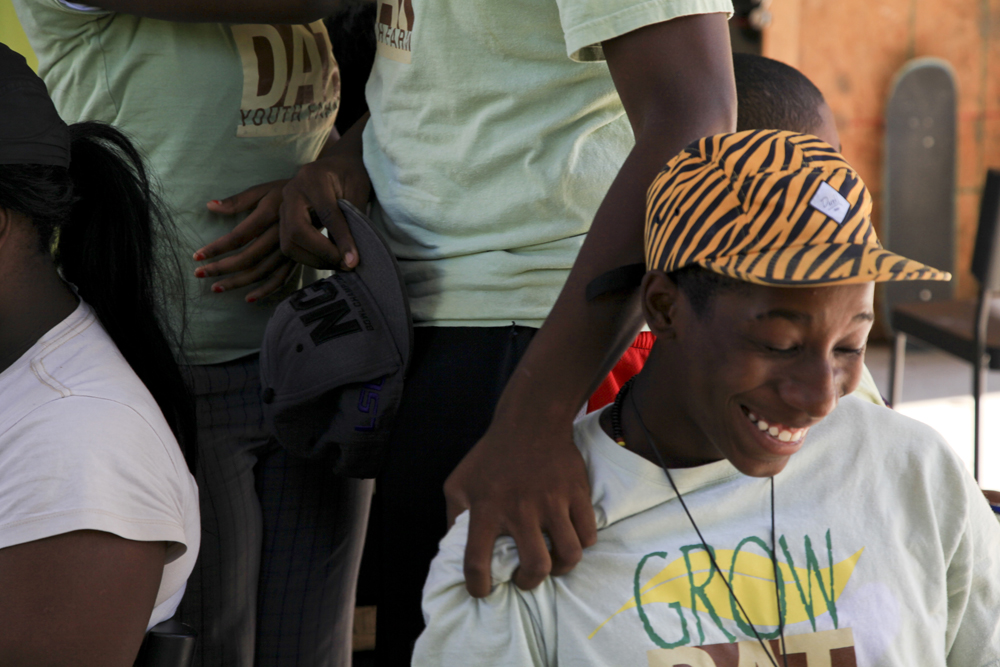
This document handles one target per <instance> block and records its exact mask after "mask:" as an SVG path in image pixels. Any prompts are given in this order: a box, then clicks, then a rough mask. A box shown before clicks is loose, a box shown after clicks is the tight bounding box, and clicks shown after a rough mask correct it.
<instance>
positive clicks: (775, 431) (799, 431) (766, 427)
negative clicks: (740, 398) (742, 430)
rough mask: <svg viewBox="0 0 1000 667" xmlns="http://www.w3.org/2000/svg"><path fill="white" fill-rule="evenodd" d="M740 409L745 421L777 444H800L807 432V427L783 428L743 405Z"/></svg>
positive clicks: (781, 425) (783, 426)
mask: <svg viewBox="0 0 1000 667" xmlns="http://www.w3.org/2000/svg"><path fill="white" fill-rule="evenodd" d="M740 407H741V408H742V409H743V414H744V415H746V417H747V419H749V420H750V422H751V423H752V424H754V425H755V426H756V427H757V428H758V429H760V430H761V431H763V432H764V433H766V434H767V435H769V436H771V437H772V438H774V439H775V440H777V441H779V442H784V443H793V442H794V443H797V442H801V441H802V439H803V438H804V437H805V436H806V432H807V431H808V430H809V428H808V427H806V428H792V427H790V426H785V425H784V424H780V423H777V422H774V421H769V420H768V419H767V418H765V417H762V416H759V415H757V414H756V413H755V412H753V411H752V410H750V409H749V408H748V407H746V406H745V405H741V406H740Z"/></svg>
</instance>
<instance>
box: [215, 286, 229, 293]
mask: <svg viewBox="0 0 1000 667" xmlns="http://www.w3.org/2000/svg"><path fill="white" fill-rule="evenodd" d="M212 291H213V292H215V293H216V294H222V293H223V292H225V291H226V288H225V287H223V286H222V285H212Z"/></svg>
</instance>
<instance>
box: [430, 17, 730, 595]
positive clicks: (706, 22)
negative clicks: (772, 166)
mask: <svg viewBox="0 0 1000 667" xmlns="http://www.w3.org/2000/svg"><path fill="white" fill-rule="evenodd" d="M604 52H605V55H606V57H607V62H608V66H609V68H610V70H611V76H612V78H613V80H614V82H615V86H616V87H617V89H618V93H619V95H620V96H621V99H622V103H623V105H624V107H625V111H626V113H627V114H628V118H629V121H630V123H631V124H632V129H633V131H634V133H635V141H636V143H635V148H634V149H633V150H632V152H631V154H630V155H629V157H628V159H627V160H626V161H625V163H624V164H623V165H622V168H621V170H620V172H619V174H618V176H617V178H616V179H615V181H614V182H613V183H612V185H611V187H610V189H609V190H608V193H607V195H606V197H605V199H604V202H603V203H602V204H601V206H600V208H599V209H598V211H597V214H596V215H595V217H594V223H593V226H592V228H591V230H590V233H589V234H588V235H587V240H586V242H585V243H584V245H583V247H582V249H581V251H580V255H579V257H578V258H577V261H576V263H575V264H574V266H573V270H572V271H571V273H570V276H569V279H568V280H567V282H566V285H565V287H564V288H563V291H562V293H561V294H560V296H559V299H558V301H557V302H556V305H555V307H554V308H553V310H552V313H551V314H550V315H549V317H548V319H547V320H546V321H545V325H544V326H543V327H542V329H541V330H540V331H539V332H538V334H536V336H535V338H534V339H533V341H532V343H531V345H530V347H529V348H528V350H527V352H526V353H525V355H524V358H523V359H522V360H521V363H520V364H519V365H518V367H517V369H516V371H515V373H514V375H513V377H512V378H511V380H510V382H509V383H508V385H507V387H506V389H505V390H504V393H503V395H502V397H501V399H500V402H499V405H498V407H497V410H496V413H495V415H494V418H493V423H492V424H491V426H490V428H489V430H488V431H487V433H486V434H485V435H484V436H483V438H482V439H481V440H480V441H479V443H477V445H476V446H475V447H474V448H473V450H472V451H471V452H470V453H469V455H468V456H466V458H465V459H464V460H463V461H462V463H461V464H460V465H459V466H458V468H456V470H455V472H453V473H452V475H451V476H450V477H449V479H448V481H447V482H446V484H445V495H446V496H447V498H448V504H449V518H450V519H451V518H453V517H454V516H455V515H456V514H458V513H459V512H460V511H461V510H462V509H464V508H467V507H468V508H470V510H471V527H470V532H469V541H468V545H467V550H466V558H465V571H466V585H467V587H468V589H469V592H470V593H471V594H472V595H475V596H483V595H486V594H488V593H489V590H490V571H489V566H490V555H491V553H492V550H493V542H494V540H495V539H496V537H497V535H499V534H510V535H512V536H513V537H514V539H515V540H516V542H517V546H518V551H519V554H520V560H521V568H520V570H519V572H518V573H517V574H516V575H515V578H514V581H515V582H516V583H517V584H518V585H519V586H521V587H522V588H533V587H534V586H536V585H538V584H539V583H540V582H541V581H542V580H543V579H544V577H545V576H546V575H547V574H548V573H549V572H550V569H551V571H552V573H553V574H560V573H564V572H566V571H568V570H570V569H572V567H573V566H574V565H575V564H576V563H577V562H578V561H579V560H580V558H581V555H582V549H583V547H585V546H589V545H590V544H592V543H593V542H594V541H595V540H596V528H595V522H594V513H593V508H592V506H591V502H590V494H589V489H588V484H587V477H586V471H585V469H584V465H583V461H582V459H581V457H580V455H579V452H578V451H577V449H576V447H575V446H574V445H573V443H572V421H573V417H574V416H575V415H576V413H577V411H578V410H579V409H580V406H581V405H583V403H584V402H585V401H586V399H587V398H588V397H589V395H590V392H592V391H593V389H594V388H595V387H596V386H597V384H599V382H600V380H601V379H602V378H603V377H604V376H605V375H606V374H607V373H608V372H609V371H610V369H611V368H612V367H613V366H614V364H615V362H616V361H617V359H618V358H619V356H620V355H621V353H622V352H623V351H624V349H625V348H626V347H627V346H628V344H629V342H630V341H631V340H632V339H633V337H634V336H635V333H636V331H637V330H638V328H639V326H640V323H641V314H640V312H639V307H638V300H637V296H636V295H637V292H636V293H633V294H631V295H624V296H622V297H621V298H617V299H602V300H598V301H595V302H593V303H588V302H587V301H586V299H585V296H584V294H585V290H586V287H587V285H588V284H589V283H590V281H591V280H593V279H594V278H595V277H597V276H599V275H601V274H603V273H605V272H606V271H609V270H611V269H614V268H617V267H619V266H623V265H626V264H633V263H637V262H641V261H643V250H642V234H643V225H644V219H645V200H646V189H647V187H648V186H649V184H650V183H651V182H652V180H653V178H654V177H655V175H656V174H657V172H658V171H659V170H660V169H661V168H662V167H663V165H664V164H665V163H666V162H667V161H668V160H669V159H670V158H671V157H672V156H673V155H675V154H676V153H678V152H679V151H680V150H681V149H683V148H684V147H685V146H686V145H687V144H689V143H690V142H692V141H694V140H696V139H698V138H700V137H703V136H708V135H712V134H717V133H720V132H729V131H732V130H733V129H734V128H735V126H736V87H735V83H734V81H733V69H732V54H731V52H730V47H729V33H728V29H727V25H726V17H725V16H724V15H722V14H708V15H699V16H690V17H685V18H680V19H675V20H673V21H668V22H665V23H660V24H655V25H651V26H647V27H645V28H641V29H639V30H636V31H634V32H631V33H628V34H626V35H622V36H621V37H618V38H616V39H614V40H611V41H608V42H605V43H604ZM543 532H544V533H547V534H548V535H549V537H550V538H551V541H552V550H553V553H552V554H551V556H550V554H549V552H548V550H547V549H546V547H545V542H544V539H543Z"/></svg>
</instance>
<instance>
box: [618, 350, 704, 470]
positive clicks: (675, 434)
mask: <svg viewBox="0 0 1000 667" xmlns="http://www.w3.org/2000/svg"><path fill="white" fill-rule="evenodd" d="M658 361H659V360H654V358H653V356H652V355H651V356H650V359H649V361H647V363H646V366H645V367H644V368H643V370H642V371H641V372H640V373H639V374H638V375H637V376H636V377H635V379H634V380H633V381H632V384H631V386H630V387H629V388H628V389H627V390H626V391H627V394H626V395H625V397H624V400H623V401H622V406H621V415H620V419H621V428H622V436H623V438H624V440H625V448H626V449H628V450H629V451H630V452H632V453H633V454H638V455H639V456H641V457H643V458H644V459H646V460H648V461H651V462H653V463H655V464H656V465H665V466H666V467H667V468H671V469H673V468H693V467H695V466H700V465H705V464H706V463H712V462H713V461H718V460H719V457H718V456H715V457H714V458H713V457H712V456H711V455H705V454H703V452H704V450H705V449H707V443H706V444H702V443H700V442H699V441H698V440H699V439H698V436H697V434H696V429H695V428H694V425H693V424H692V422H691V420H689V419H688V418H687V417H686V415H685V414H684V409H683V403H682V401H681V399H680V396H679V395H672V394H677V393H678V392H677V391H672V390H671V389H664V388H662V387H657V386H654V385H656V384H657V383H655V382H654V380H653V378H654V377H655V376H656V374H657V366H659V363H658ZM650 362H652V363H650ZM674 389H677V390H681V389H683V388H682V387H674ZM611 409H612V408H611V407H609V408H608V409H607V410H605V411H604V413H603V414H602V415H601V417H600V421H601V427H602V428H603V429H604V431H605V433H607V434H608V435H609V436H610V437H612V438H614V434H613V427H612V423H611ZM654 448H655V450H654ZM657 452H659V456H657Z"/></svg>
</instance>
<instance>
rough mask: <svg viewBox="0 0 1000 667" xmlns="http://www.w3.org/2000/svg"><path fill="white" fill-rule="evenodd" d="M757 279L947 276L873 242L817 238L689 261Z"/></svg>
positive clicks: (810, 282)
mask: <svg viewBox="0 0 1000 667" xmlns="http://www.w3.org/2000/svg"><path fill="white" fill-rule="evenodd" d="M694 263H695V264H698V265H699V266H702V267H704V268H706V269H708V270H709V271H713V272H715V273H721V274H722V275H726V276H730V277H731V278H736V279H737V280H742V281H745V282H749V283H755V284H758V285H779V286H782V287H809V286H821V285H851V284H857V283H867V282H890V281H893V282H895V281H903V280H951V274H950V273H948V272H947V271H939V270H938V269H935V268H933V267H930V266H927V265H926V264H922V263H920V262H917V261H914V260H912V259H907V258H906V257H903V256H902V255H897V254H896V253H894V252H890V251H888V250H886V249H884V248H880V247H878V246H862V245H858V244H844V243H822V244H816V245H809V246H800V247H798V248H781V249H779V250H771V251H768V252H761V253H754V254H747V255H732V256H730V257H725V258H721V259H716V260H696V261H695V262H694Z"/></svg>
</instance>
